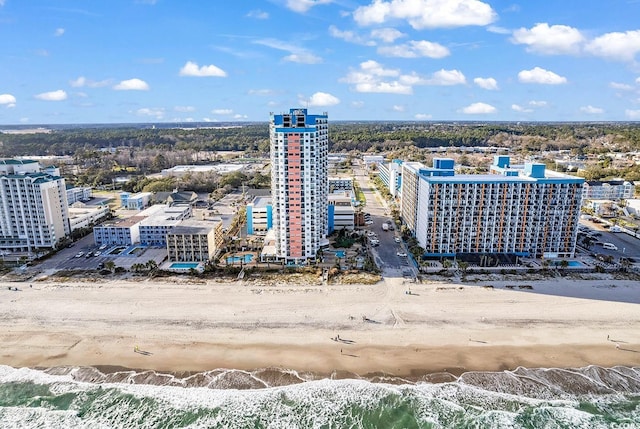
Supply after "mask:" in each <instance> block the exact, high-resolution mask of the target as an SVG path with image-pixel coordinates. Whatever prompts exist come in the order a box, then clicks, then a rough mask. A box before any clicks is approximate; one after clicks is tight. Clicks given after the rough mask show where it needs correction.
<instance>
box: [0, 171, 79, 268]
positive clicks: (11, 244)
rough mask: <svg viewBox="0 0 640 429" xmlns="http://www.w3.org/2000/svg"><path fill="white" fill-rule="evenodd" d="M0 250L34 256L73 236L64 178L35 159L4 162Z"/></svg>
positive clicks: (0, 189)
mask: <svg viewBox="0 0 640 429" xmlns="http://www.w3.org/2000/svg"><path fill="white" fill-rule="evenodd" d="M0 207H1V210H0V250H1V251H2V252H15V253H24V255H25V256H27V257H30V256H32V255H33V254H34V252H38V251H39V249H42V250H44V249H53V248H55V247H56V246H57V245H58V243H59V242H60V240H61V239H63V238H64V237H66V236H68V235H69V234H70V233H71V228H70V224H69V207H68V204H67V194H66V188H65V183H64V179H63V178H62V177H59V176H54V175H50V174H47V173H44V172H42V169H41V167H40V164H39V163H38V162H36V161H31V160H16V159H2V160H0Z"/></svg>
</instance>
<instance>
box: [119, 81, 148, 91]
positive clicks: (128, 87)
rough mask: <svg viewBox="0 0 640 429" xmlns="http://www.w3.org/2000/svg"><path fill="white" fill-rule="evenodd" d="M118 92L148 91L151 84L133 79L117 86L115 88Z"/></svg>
mask: <svg viewBox="0 0 640 429" xmlns="http://www.w3.org/2000/svg"><path fill="white" fill-rule="evenodd" d="M113 89H115V90H116V91H148V90H149V84H148V83H147V82H145V81H144V80H141V79H138V78H133V79H127V80H123V81H122V82H120V83H119V84H117V85H114V86H113Z"/></svg>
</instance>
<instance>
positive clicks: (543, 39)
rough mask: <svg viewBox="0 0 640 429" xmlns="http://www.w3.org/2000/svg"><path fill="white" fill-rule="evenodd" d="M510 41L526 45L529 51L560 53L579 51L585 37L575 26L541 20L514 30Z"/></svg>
mask: <svg viewBox="0 0 640 429" xmlns="http://www.w3.org/2000/svg"><path fill="white" fill-rule="evenodd" d="M511 41H512V42H513V43H515V44H518V45H527V51H529V52H536V53H539V54H545V55H561V54H578V53H580V50H581V49H582V45H583V43H584V41H585V38H584V36H583V35H582V33H581V32H580V30H578V29H576V28H573V27H569V26H567V25H552V26H549V24H547V23H546V22H543V23H540V24H536V25H535V26H533V27H532V28H531V29H526V28H520V29H519V30H515V31H514V32H513V37H512V38H511Z"/></svg>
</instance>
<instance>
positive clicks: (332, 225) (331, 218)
mask: <svg viewBox="0 0 640 429" xmlns="http://www.w3.org/2000/svg"><path fill="white" fill-rule="evenodd" d="M335 211H336V206H334V205H333V204H329V205H328V206H327V215H328V216H327V218H328V223H329V225H328V226H329V228H328V234H331V233H332V232H333V231H334V229H335V223H334V217H335Z"/></svg>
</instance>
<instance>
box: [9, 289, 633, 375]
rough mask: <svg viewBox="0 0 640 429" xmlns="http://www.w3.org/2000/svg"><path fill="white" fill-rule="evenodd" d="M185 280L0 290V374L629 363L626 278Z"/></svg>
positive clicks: (404, 371)
mask: <svg viewBox="0 0 640 429" xmlns="http://www.w3.org/2000/svg"><path fill="white" fill-rule="evenodd" d="M185 280H186V279H164V280H163V279H156V280H142V281H139V282H133V281H104V282H95V283H91V282H86V283H77V282H73V281H64V282H60V281H43V282H31V285H32V287H30V283H2V284H0V318H1V320H2V327H3V329H2V331H0V344H1V351H0V364H4V365H11V366H15V367H22V366H29V367H52V366H59V365H74V366H81V365H86V366H97V365H116V366H122V367H128V368H138V369H154V370H160V371H172V372H181V371H204V370H211V369H216V368H236V369H247V370H251V369H257V368H265V367H280V368H291V369H295V370H297V371H311V372H317V373H320V374H332V373H333V374H334V376H336V375H337V376H340V375H341V374H346V375H348V374H349V373H355V374H360V375H366V374H372V373H377V372H384V373H390V374H394V375H398V376H410V375H413V376H418V375H420V374H424V373H437V372H441V371H447V372H451V373H454V374H458V373H461V372H465V371H471V370H487V371H496V370H502V369H514V368H516V367H518V366H525V367H582V366H587V365H590V364H595V365H601V366H606V367H610V366H614V365H625V366H638V365H640V329H638V327H639V326H640V305H639V303H640V284H639V282H637V281H633V280H614V279H611V278H606V277H603V278H599V279H590V280H571V279H566V278H552V279H545V280H529V281H519V282H514V281H513V280H512V281H508V280H492V281H479V282H477V283H476V284H470V282H467V283H465V284H453V283H444V282H430V283H422V284H409V283H404V281H403V279H401V278H388V279H385V280H384V281H383V282H380V283H378V284H375V285H330V286H318V285H307V286H301V285H281V286H267V285H261V284H259V283H257V282H253V281H244V282H226V283H218V282H215V281H206V282H201V283H189V282H186V281H185ZM489 285H491V287H488V286H489ZM527 286H531V287H533V290H529V289H527V288H526V287H527ZM9 287H17V288H18V289H19V291H13V290H9ZM409 289H410V290H411V294H407V291H408V290H409ZM337 336H339V340H338V339H337V338H336V337H337Z"/></svg>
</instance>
